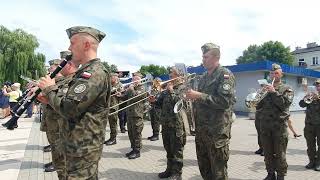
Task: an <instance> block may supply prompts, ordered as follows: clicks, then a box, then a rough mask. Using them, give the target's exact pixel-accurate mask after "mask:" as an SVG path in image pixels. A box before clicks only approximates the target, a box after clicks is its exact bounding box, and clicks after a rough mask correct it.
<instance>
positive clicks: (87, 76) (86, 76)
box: [81, 72, 91, 79]
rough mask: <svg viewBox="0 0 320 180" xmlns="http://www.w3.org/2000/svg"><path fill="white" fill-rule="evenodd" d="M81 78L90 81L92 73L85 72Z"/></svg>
mask: <svg viewBox="0 0 320 180" xmlns="http://www.w3.org/2000/svg"><path fill="white" fill-rule="evenodd" d="M81 77H82V78H84V79H89V78H90V77H91V73H88V72H84V73H82V74H81Z"/></svg>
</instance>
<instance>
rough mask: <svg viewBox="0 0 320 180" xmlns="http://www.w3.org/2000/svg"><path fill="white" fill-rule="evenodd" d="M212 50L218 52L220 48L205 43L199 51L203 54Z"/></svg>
mask: <svg viewBox="0 0 320 180" xmlns="http://www.w3.org/2000/svg"><path fill="white" fill-rule="evenodd" d="M212 49H217V50H219V52H220V46H218V45H216V44H213V43H206V44H204V45H203V46H201V50H202V53H203V54H205V53H207V52H208V51H210V50H212Z"/></svg>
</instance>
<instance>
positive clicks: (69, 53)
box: [60, 51, 71, 59]
mask: <svg viewBox="0 0 320 180" xmlns="http://www.w3.org/2000/svg"><path fill="white" fill-rule="evenodd" d="M68 55H71V52H70V51H61V52H60V58H61V59H65V58H66V57H67V56H68Z"/></svg>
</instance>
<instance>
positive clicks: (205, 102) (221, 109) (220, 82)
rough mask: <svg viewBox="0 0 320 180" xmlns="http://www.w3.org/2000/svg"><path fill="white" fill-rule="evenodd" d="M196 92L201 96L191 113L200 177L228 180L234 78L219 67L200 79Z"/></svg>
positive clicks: (210, 179) (207, 179) (209, 179)
mask: <svg viewBox="0 0 320 180" xmlns="http://www.w3.org/2000/svg"><path fill="white" fill-rule="evenodd" d="M203 51H204V52H205V50H204V49H203ZM198 91H199V92H201V93H202V96H201V98H200V99H198V100H196V101H195V102H194V109H195V125H196V137H195V141H196V151H197V158H198V164H199V169H200V173H201V176H202V178H203V179H205V180H212V179H216V180H218V179H219V180H222V179H223V180H225V179H228V173H227V162H228V160H229V141H230V138H231V124H232V113H233V111H232V107H233V104H234V103H235V78H234V76H233V74H232V73H231V72H230V71H229V70H228V69H226V68H224V67H222V66H220V65H219V66H218V67H217V68H216V69H215V70H214V71H213V72H212V74H208V72H206V73H205V74H204V75H203V76H202V77H201V78H200V81H199V85H198Z"/></svg>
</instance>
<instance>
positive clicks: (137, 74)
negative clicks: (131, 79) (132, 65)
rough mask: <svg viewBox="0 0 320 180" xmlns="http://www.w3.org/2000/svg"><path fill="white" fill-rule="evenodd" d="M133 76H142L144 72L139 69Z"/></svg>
mask: <svg viewBox="0 0 320 180" xmlns="http://www.w3.org/2000/svg"><path fill="white" fill-rule="evenodd" d="M133 76H139V77H141V78H142V77H143V76H142V74H141V73H140V72H139V71H137V72H135V73H133Z"/></svg>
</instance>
